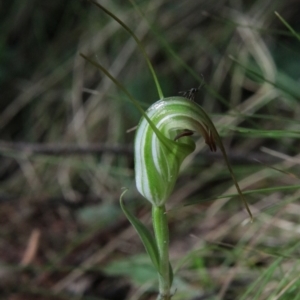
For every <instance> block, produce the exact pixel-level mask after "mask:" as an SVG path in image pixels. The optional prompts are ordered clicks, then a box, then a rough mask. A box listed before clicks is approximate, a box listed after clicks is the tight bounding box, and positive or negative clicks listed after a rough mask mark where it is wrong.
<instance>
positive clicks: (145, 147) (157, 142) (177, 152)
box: [134, 97, 218, 206]
mask: <svg viewBox="0 0 300 300" xmlns="http://www.w3.org/2000/svg"><path fill="white" fill-rule="evenodd" d="M146 114H147V116H148V117H149V120H150V122H149V121H148V120H146V119H145V118H144V117H143V118H142V119H141V121H140V123H139V125H138V127H137V131H136V136H135V146H134V148H135V151H134V152H135V154H134V155H135V180H136V185H137V189H138V191H139V192H140V193H141V194H142V195H143V196H144V197H145V198H146V199H147V200H148V201H150V202H151V203H152V204H153V205H155V206H160V205H163V204H164V203H165V202H166V201H167V199H168V198H169V196H170V194H171V192H172V190H173V188H174V185H175V182H176V180H177V177H178V173H179V169H180V166H181V164H182V162H183V160H184V159H185V158H186V157H187V156H188V155H189V154H190V153H192V152H193V151H194V150H195V142H194V141H193V139H191V137H190V136H191V135H193V133H194V132H198V133H200V134H201V135H202V136H203V137H204V140H205V142H206V144H207V145H208V146H209V148H210V150H211V151H216V150H217V147H216V141H215V137H216V134H217V132H216V130H215V128H214V126H213V124H212V122H211V120H210V118H209V117H208V116H207V114H206V113H205V112H204V110H203V109H202V108H201V107H200V106H199V105H198V104H197V103H195V102H193V101H190V100H188V99H186V98H183V97H170V98H165V99H162V100H159V101H157V102H156V103H154V104H153V105H152V106H151V107H150V108H149V109H148V110H147V111H146ZM151 123H152V124H151ZM153 126H155V127H156V128H157V129H158V133H157V131H156V132H154V130H153ZM217 143H218V141H217Z"/></svg>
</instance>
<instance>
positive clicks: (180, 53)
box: [0, 0, 300, 300]
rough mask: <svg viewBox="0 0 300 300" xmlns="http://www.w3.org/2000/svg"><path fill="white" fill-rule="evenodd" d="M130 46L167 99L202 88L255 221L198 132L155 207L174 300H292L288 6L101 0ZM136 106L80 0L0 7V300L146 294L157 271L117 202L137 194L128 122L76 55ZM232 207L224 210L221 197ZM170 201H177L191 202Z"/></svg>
mask: <svg viewBox="0 0 300 300" xmlns="http://www.w3.org/2000/svg"><path fill="white" fill-rule="evenodd" d="M101 4H103V5H104V6H105V7H107V8H109V9H110V10H111V11H112V12H113V13H114V14H116V15H117V16H118V17H119V18H120V19H122V20H123V21H124V22H125V23H126V24H127V25H128V26H129V27H130V28H131V29H133V30H134V31H135V33H136V34H137V35H138V36H139V37H140V39H141V40H142V42H143V44H144V45H145V47H146V49H147V52H148V54H149V56H150V58H151V61H152V62H153V64H154V67H155V70H156V72H157V74H158V75H159V79H160V82H161V85H162V87H163V91H164V95H165V96H173V95H178V92H179V91H184V90H188V89H190V88H192V87H197V86H199V84H200V82H199V78H201V74H202V75H203V78H204V80H205V83H206V85H205V86H204V87H202V88H201V90H200V91H199V92H198V94H197V97H196V101H197V102H198V103H199V104H201V105H202V106H203V107H204V108H205V109H206V110H207V112H208V113H209V114H210V115H211V116H212V118H213V120H214V121H215V124H216V127H217V128H218V130H219V132H220V134H221V135H222V137H223V140H224V143H225V145H226V149H227V150H228V155H229V157H230V161H231V163H232V165H233V168H234V171H235V173H236V176H237V178H238V180H239V182H240V185H241V187H242V189H243V190H244V191H245V193H246V195H247V200H248V201H249V203H250V204H251V210H252V212H253V214H254V222H253V223H252V224H251V223H250V222H249V217H248V215H247V213H246V211H245V210H244V208H243V206H242V204H241V203H240V202H239V201H238V197H236V196H230V197H224V198H222V199H219V200H217V197H218V196H222V195H231V194H235V193H236V191H235V188H234V186H233V183H232V181H231V180H230V176H229V173H228V171H227V169H226V167H225V165H224V161H223V159H222V157H221V155H220V153H219V152H217V153H216V154H215V155H212V154H211V153H209V151H208V149H207V147H205V144H204V143H203V140H202V138H200V137H199V138H196V141H197V149H196V151H195V153H194V154H193V156H192V157H190V158H188V159H187V160H186V162H185V164H184V166H183V170H182V174H181V176H180V178H179V179H178V183H177V185H176V188H175V191H174V194H173V195H172V197H171V199H170V201H169V203H168V209H169V214H168V215H169V219H170V230H171V259H172V263H173V265H174V267H175V270H176V277H175V282H174V287H176V288H177V292H176V293H175V295H174V297H173V299H174V300H180V299H182V300H189V299H194V300H196V299H228V300H230V299H287V300H290V299H300V296H299V292H298V291H299V289H300V282H299V279H300V278H299V267H300V266H299V260H298V258H299V238H298V237H299V231H300V225H299V214H300V205H299V195H300V194H299V191H298V189H299V176H300V172H299V167H298V165H299V161H300V160H299V146H300V143H299V137H300V131H299V114H300V103H299V99H300V89H299V79H300V68H299V66H300V41H299V40H298V39H297V38H296V37H295V36H294V35H293V34H291V33H290V32H289V31H288V29H287V28H286V27H285V26H284V25H283V24H282V23H281V22H280V20H279V19H278V18H277V17H276V16H275V14H274V11H277V12H278V13H280V15H281V16H282V17H284V18H285V20H286V21H287V22H288V23H289V24H290V25H291V26H292V27H293V28H294V29H295V30H296V31H298V32H299V31H300V22H299V14H300V5H299V1H296V0H294V1H292V0H289V1H267V0H259V1H242V0H240V1H239V0H232V1H225V0H218V1H207V0H206V1H194V0H193V1H192V0H188V1H177V0H175V1H170V0H153V1H138V6H139V7H140V9H141V10H142V11H143V12H144V14H145V16H146V18H147V19H148V21H149V24H151V26H149V24H148V23H147V21H146V20H145V19H144V18H143V17H142V16H141V15H140V14H139V12H138V11H137V9H136V8H134V7H133V6H132V5H131V3H130V2H129V1H101ZM80 52H81V53H84V54H86V55H88V56H89V57H91V58H92V59H93V60H95V61H99V62H100V63H101V64H103V65H104V66H105V67H106V68H107V69H108V70H109V71H110V72H111V73H113V74H114V76H116V77H117V78H118V79H119V81H120V82H122V83H123V84H124V85H125V86H126V88H127V89H128V90H129V91H130V92H131V93H132V94H133V95H134V96H135V97H136V98H137V99H138V100H139V101H140V102H141V104H142V105H143V107H145V108H147V107H148V106H149V105H150V104H151V103H153V102H155V101H156V100H157V99H158V95H157V92H156V89H155V86H154V83H153V80H152V78H151V76H150V73H149V71H148V69H147V65H146V63H145V61H144V59H143V57H142V55H141V54H140V52H139V50H138V49H137V47H136V44H135V43H134V41H133V39H132V38H130V36H129V35H128V33H127V32H126V31H124V29H122V28H121V27H120V25H119V24H117V23H116V22H115V21H114V20H112V19H111V18H109V17H108V16H106V15H105V14H104V13H103V12H102V11H100V10H99V9H97V8H96V7H95V6H93V5H92V4H91V3H89V2H87V1H80V0H77V1H76V0H75V1H74V0H72V1H71V0H65V1H58V0H52V1H37V0H28V1H21V0H13V1H2V2H1V3H0V62H1V64H0V90H1V102H0V132H1V133H0V224H1V227H0V295H1V299H9V300H20V299H22V300H25V299H26V300H27V299H34V300H35V299H43V300H44V299H45V300H46V299H47V300H48V299H101V300H113V299H118V300H122V299H124V300H125V299H131V300H134V299H136V300H137V299H155V294H156V293H155V286H156V284H155V278H156V274H155V272H154V271H153V269H152V268H151V265H150V263H149V260H148V259H147V257H146V256H145V255H144V250H143V247H142V245H141V243H140V242H139V240H138V238H137V235H136V233H135V232H134V230H133V229H132V227H130V225H129V223H128V222H127V221H126V220H125V217H124V215H123V214H122V212H121V211H120V208H119V196H120V193H121V188H122V187H124V186H125V187H127V188H129V192H128V193H127V194H126V201H127V203H128V206H129V207H130V209H131V210H132V211H134V212H135V214H136V215H138V216H139V217H140V218H141V219H142V220H143V222H145V223H146V224H150V215H149V211H150V206H149V204H148V203H147V202H146V201H145V200H144V199H143V198H142V197H141V196H140V195H139V194H138V193H137V192H136V189H135V184H134V168H133V167H134V164H133V155H132V143H133V138H134V132H130V133H126V130H127V129H130V128H132V127H134V126H135V125H136V124H137V122H138V120H139V118H140V115H139V113H138V112H137V111H136V109H135V108H134V107H133V106H132V105H131V104H130V103H129V101H128V99H126V97H125V96H124V95H123V94H122V92H121V91H120V90H118V89H117V88H116V87H115V85H114V84H113V83H112V82H111V81H110V80H109V79H108V78H106V77H105V76H104V75H103V74H101V72H100V71H99V70H97V69H96V68H95V67H94V66H92V65H90V64H89V63H87V62H86V61H85V60H84V59H83V58H82V57H80V55H79V53H80ZM229 200H230V201H229ZM191 203H193V205H189V206H183V204H191Z"/></svg>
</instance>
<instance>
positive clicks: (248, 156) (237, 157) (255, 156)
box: [0, 140, 282, 164]
mask: <svg viewBox="0 0 300 300" xmlns="http://www.w3.org/2000/svg"><path fill="white" fill-rule="evenodd" d="M5 151H17V152H23V153H26V154H27V155H37V154H40V155H53V156H55V155H90V154H101V153H106V152H109V153H111V154H116V155H118V154H120V155H128V156H131V155H133V146H132V145H107V144H90V145H86V146H78V145H74V144H73V145H72V144H52V143H51V144H39V143H26V142H7V141H3V140H2V141H1V140H0V153H1V152H5ZM201 156H202V158H205V159H210V158H212V159H219V158H220V159H223V157H222V155H221V154H220V153H211V152H207V153H201ZM228 157H229V159H230V161H233V162H236V163H253V164H257V160H259V161H260V162H262V163H265V164H266V163H267V164H272V163H278V162H280V161H281V160H282V159H281V158H280V157H272V156H270V155H268V154H264V153H260V152H250V153H241V152H239V151H231V153H229V154H228Z"/></svg>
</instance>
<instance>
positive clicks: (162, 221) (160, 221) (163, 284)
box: [152, 205, 171, 300]
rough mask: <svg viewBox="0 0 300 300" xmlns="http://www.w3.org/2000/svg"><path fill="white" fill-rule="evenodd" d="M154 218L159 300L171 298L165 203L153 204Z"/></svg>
mask: <svg viewBox="0 0 300 300" xmlns="http://www.w3.org/2000/svg"><path fill="white" fill-rule="evenodd" d="M152 219H153V228H154V233H155V239H156V244H157V247H158V253H159V261H160V272H159V274H158V277H159V296H158V298H157V300H170V299H171V293H170V288H171V276H170V262H169V228H168V220H167V215H166V208H165V206H164V205H163V206H154V205H153V206H152Z"/></svg>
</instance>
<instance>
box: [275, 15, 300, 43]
mask: <svg viewBox="0 0 300 300" xmlns="http://www.w3.org/2000/svg"><path fill="white" fill-rule="evenodd" d="M275 15H276V16H277V17H278V18H279V20H280V21H281V22H282V23H283V24H284V25H285V26H286V28H287V29H288V30H289V31H290V32H291V33H292V34H293V35H294V36H295V37H296V38H297V39H298V40H299V41H300V35H299V34H298V33H297V32H296V31H295V30H294V29H293V27H292V26H291V25H290V24H289V23H288V22H287V21H286V20H285V19H284V18H283V17H282V16H281V15H280V14H279V13H278V12H277V11H275Z"/></svg>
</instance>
